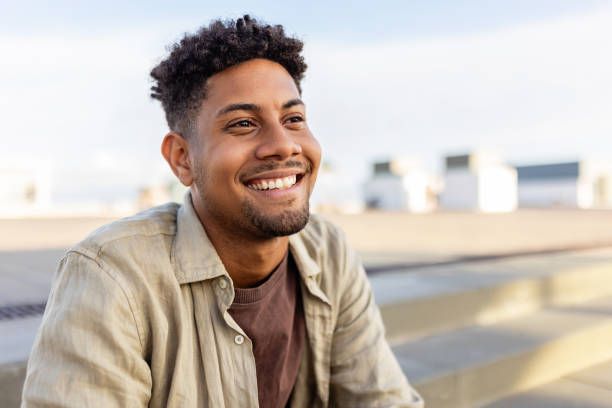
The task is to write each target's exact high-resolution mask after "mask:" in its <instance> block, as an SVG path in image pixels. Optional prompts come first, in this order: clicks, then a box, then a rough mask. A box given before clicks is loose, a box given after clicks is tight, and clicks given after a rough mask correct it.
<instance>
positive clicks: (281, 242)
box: [196, 208, 289, 288]
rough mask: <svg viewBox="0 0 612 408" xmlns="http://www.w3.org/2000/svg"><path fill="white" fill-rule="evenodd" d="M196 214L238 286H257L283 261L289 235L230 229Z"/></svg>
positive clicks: (198, 212)
mask: <svg viewBox="0 0 612 408" xmlns="http://www.w3.org/2000/svg"><path fill="white" fill-rule="evenodd" d="M196 213H197V214H198V218H199V219H200V222H201V223H202V226H203V227H204V230H205V231H206V235H208V238H209V239H210V242H211V243H212V244H213V246H214V247H215V250H216V251H217V254H218V255H219V258H221V261H222V262H223V265H224V266H225V269H226V270H227V273H228V274H229V275H230V277H231V278H232V281H233V282H234V286H235V287H237V288H249V287H253V286H256V285H257V284H258V283H259V282H261V281H262V280H264V279H266V278H267V277H268V276H269V275H270V274H271V273H272V272H273V271H274V270H275V269H276V267H277V266H278V265H279V264H280V263H281V262H282V260H283V258H284V257H285V255H286V253H287V250H288V249H289V237H286V236H285V237H272V238H259V237H248V236H244V235H239V234H235V233H232V231H229V230H228V228H224V227H223V226H219V225H217V224H216V223H214V222H212V221H211V220H210V219H207V217H204V216H202V215H201V213H200V211H198V210H197V208H196Z"/></svg>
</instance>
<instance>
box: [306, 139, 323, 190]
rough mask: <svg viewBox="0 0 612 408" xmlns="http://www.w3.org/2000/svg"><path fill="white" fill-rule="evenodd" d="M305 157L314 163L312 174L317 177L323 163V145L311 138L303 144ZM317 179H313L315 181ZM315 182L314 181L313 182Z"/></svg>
mask: <svg viewBox="0 0 612 408" xmlns="http://www.w3.org/2000/svg"><path fill="white" fill-rule="evenodd" d="M302 150H303V154H304V156H306V158H307V159H308V160H310V162H311V163H312V174H313V176H316V175H317V172H318V170H319V164H320V163H321V145H320V144H319V142H318V141H317V139H315V137H314V136H312V135H311V136H310V137H309V138H308V139H306V140H305V141H304V142H303V143H302ZM314 178H315V177H313V179H314ZM313 182H314V180H313Z"/></svg>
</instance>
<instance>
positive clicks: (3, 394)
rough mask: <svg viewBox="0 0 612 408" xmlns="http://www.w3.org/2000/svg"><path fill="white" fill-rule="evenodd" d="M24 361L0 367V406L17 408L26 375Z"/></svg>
mask: <svg viewBox="0 0 612 408" xmlns="http://www.w3.org/2000/svg"><path fill="white" fill-rule="evenodd" d="M26 365H27V363H26V362H25V361H22V362H16V363H7V364H2V365H0V406H1V407H3V408H18V407H19V404H20V403H21V389H22V388H23V381H24V380H25V375H26Z"/></svg>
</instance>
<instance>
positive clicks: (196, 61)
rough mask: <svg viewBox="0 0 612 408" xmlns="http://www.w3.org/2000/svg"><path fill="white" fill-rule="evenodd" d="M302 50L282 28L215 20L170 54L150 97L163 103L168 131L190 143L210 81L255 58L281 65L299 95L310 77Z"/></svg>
mask: <svg viewBox="0 0 612 408" xmlns="http://www.w3.org/2000/svg"><path fill="white" fill-rule="evenodd" d="M302 47H303V43H302V41H300V40H298V39H297V38H292V37H288V36H286V35H285V31H284V29H283V27H282V26H280V25H275V26H271V25H268V24H261V23H258V22H257V21H256V20H255V19H254V18H251V17H250V16H249V15H244V16H243V17H242V18H238V19H237V20H235V21H234V20H227V21H222V20H214V21H212V22H211V23H210V24H209V25H208V27H206V26H204V27H202V28H200V29H199V30H198V31H197V32H196V33H195V34H185V36H184V37H183V39H182V40H181V41H180V42H178V43H175V44H173V45H172V46H171V47H170V48H169V51H170V55H169V56H168V57H167V58H166V59H165V60H163V61H162V62H160V63H159V65H157V66H156V67H155V68H153V70H152V71H151V77H153V79H154V81H155V85H153V86H152V87H151V97H152V98H154V99H157V100H159V101H160V102H161V104H162V107H163V108H164V111H165V113H166V120H167V122H168V126H169V127H170V129H171V130H172V131H175V132H177V133H180V134H181V135H182V136H183V137H186V136H189V134H190V133H191V131H192V129H193V128H192V124H193V119H194V117H195V114H197V111H198V109H199V107H200V104H201V103H202V101H203V100H204V98H205V96H206V81H207V79H208V78H210V77H211V76H213V75H214V74H216V73H218V72H220V71H223V70H224V69H226V68H229V67H231V66H233V65H237V64H239V63H241V62H245V61H248V60H251V59H254V58H265V59H268V60H271V61H274V62H277V63H278V64H280V65H282V66H283V67H284V68H285V69H286V70H287V72H288V73H289V75H291V77H292V78H293V80H294V81H295V83H296V85H297V87H298V90H299V91H300V92H301V88H300V81H301V80H302V78H303V77H304V72H305V71H306V63H305V62H304V58H303V57H302V56H301V55H300V53H301V51H302Z"/></svg>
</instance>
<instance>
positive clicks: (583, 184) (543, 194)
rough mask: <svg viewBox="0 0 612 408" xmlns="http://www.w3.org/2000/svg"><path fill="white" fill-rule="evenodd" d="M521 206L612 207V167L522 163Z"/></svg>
mask: <svg viewBox="0 0 612 408" xmlns="http://www.w3.org/2000/svg"><path fill="white" fill-rule="evenodd" d="M516 169H517V172H518V182H519V187H518V191H519V205H520V206H521V207H566V208H612V168H610V165H607V164H605V163H597V162H593V161H586V160H583V161H572V162H563V163H550V164H538V165H530V166H518V167H517V168H516Z"/></svg>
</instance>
